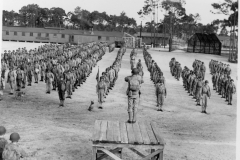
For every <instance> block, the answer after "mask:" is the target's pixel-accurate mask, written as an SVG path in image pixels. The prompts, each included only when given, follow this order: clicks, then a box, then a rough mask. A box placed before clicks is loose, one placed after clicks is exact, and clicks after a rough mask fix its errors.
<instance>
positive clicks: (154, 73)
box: [143, 48, 167, 112]
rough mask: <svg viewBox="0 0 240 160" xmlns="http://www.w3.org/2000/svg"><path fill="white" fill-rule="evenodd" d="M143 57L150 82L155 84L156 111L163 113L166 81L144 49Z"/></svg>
mask: <svg viewBox="0 0 240 160" xmlns="http://www.w3.org/2000/svg"><path fill="white" fill-rule="evenodd" d="M143 56H144V59H145V62H146V65H147V67H148V71H149V72H150V75H151V80H152V81H153V83H154V84H155V88H156V91H155V94H156V96H157V107H158V109H157V110H158V111H161V112H162V111H163V110H162V106H163V103H164V97H165V98H166V96H167V89H166V81H165V78H164V76H163V72H162V71H161V69H160V68H159V66H158V65H157V63H156V62H154V60H152V57H151V55H150V54H149V53H148V52H147V50H146V49H145V48H144V50H143Z"/></svg>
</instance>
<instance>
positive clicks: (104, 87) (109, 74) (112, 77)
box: [96, 45, 126, 109]
mask: <svg viewBox="0 0 240 160" xmlns="http://www.w3.org/2000/svg"><path fill="white" fill-rule="evenodd" d="M125 52H126V47H125V45H123V46H122V47H121V48H120V49H119V50H118V53H117V56H116V58H115V60H114V62H113V64H112V65H111V66H110V67H108V68H106V70H105V72H102V76H101V78H100V81H99V80H98V79H99V78H98V76H99V73H98V74H97V77H96V79H97V86H96V92H97V95H98V102H99V109H103V105H102V104H103V103H104V102H105V101H104V98H106V96H107V95H108V93H109V90H112V88H113V87H114V86H115V83H116V80H117V78H118V72H119V70H120V68H121V62H122V57H123V55H124V53H125Z"/></svg>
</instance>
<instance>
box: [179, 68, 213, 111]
mask: <svg viewBox="0 0 240 160" xmlns="http://www.w3.org/2000/svg"><path fill="white" fill-rule="evenodd" d="M201 75H202V74H200V75H199V74H198V72H197V70H195V71H194V70H190V69H189V68H188V67H187V66H184V69H183V71H182V79H183V86H184V88H185V90H187V91H188V93H189V96H193V99H196V102H197V105H199V106H201V104H200V101H201V100H202V112H201V113H207V112H206V108H207V98H209V99H210V97H211V91H210V87H209V86H208V83H209V82H208V80H205V81H204V80H203V77H201Z"/></svg>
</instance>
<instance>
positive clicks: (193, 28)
mask: <svg viewBox="0 0 240 160" xmlns="http://www.w3.org/2000/svg"><path fill="white" fill-rule="evenodd" d="M184 4H185V1H184V0H182V1H181V2H180V3H176V2H171V1H162V2H161V3H160V4H158V3H156V2H155V1H154V0H145V4H144V6H143V7H142V9H141V10H140V11H139V12H138V14H139V15H140V17H149V16H153V15H154V12H156V8H158V7H159V8H162V9H163V10H165V12H166V13H167V14H166V15H164V18H163V20H161V21H160V22H159V23H155V22H154V21H153V20H152V21H149V22H147V23H146V24H145V26H144V27H143V28H142V30H143V31H146V32H153V30H154V27H155V30H156V32H157V33H170V29H172V33H173V35H175V36H177V37H179V38H181V37H183V36H184V37H186V38H189V37H190V36H191V35H193V34H194V33H208V34H209V33H217V32H218V31H219V29H220V35H228V34H229V32H228V31H227V29H226V28H227V27H231V31H232V32H233V30H234V31H238V30H236V29H232V28H235V27H236V26H238V21H237V19H238V1H237V2H233V1H232V0H224V2H222V3H213V4H212V7H213V11H211V12H212V13H213V14H225V15H228V19H223V20H219V19H216V20H214V21H212V22H211V23H209V24H206V25H204V24H202V23H199V22H198V21H199V20H200V19H201V17H200V15H199V14H198V13H197V14H195V15H194V14H187V13H186V9H185V8H184ZM155 14H156V13H155ZM152 19H153V18H152ZM170 25H171V26H172V27H170Z"/></svg>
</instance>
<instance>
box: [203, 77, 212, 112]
mask: <svg viewBox="0 0 240 160" xmlns="http://www.w3.org/2000/svg"><path fill="white" fill-rule="evenodd" d="M201 92H202V93H201V95H202V112H201V113H207V112H206V108H207V97H209V99H210V97H211V91H210V87H209V86H208V81H207V80H206V81H205V84H204V85H203V86H202V91H201Z"/></svg>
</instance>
